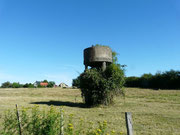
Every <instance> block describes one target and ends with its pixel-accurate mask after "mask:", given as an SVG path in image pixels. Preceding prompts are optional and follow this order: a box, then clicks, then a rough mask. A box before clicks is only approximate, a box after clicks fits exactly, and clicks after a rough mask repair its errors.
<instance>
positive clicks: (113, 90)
mask: <svg viewBox="0 0 180 135" xmlns="http://www.w3.org/2000/svg"><path fill="white" fill-rule="evenodd" d="M124 83H125V79H124V71H123V70H122V69H121V67H120V66H119V65H117V64H111V65H109V66H108V67H107V68H106V70H105V71H104V72H102V71H101V70H98V69H96V68H93V69H88V70H86V71H85V72H84V73H82V74H81V75H80V88H81V92H82V97H83V100H84V102H85V104H86V105H87V106H95V105H99V104H104V105H109V104H111V103H113V99H114V96H115V95H118V94H120V93H122V92H123V91H122V88H123V85H124Z"/></svg>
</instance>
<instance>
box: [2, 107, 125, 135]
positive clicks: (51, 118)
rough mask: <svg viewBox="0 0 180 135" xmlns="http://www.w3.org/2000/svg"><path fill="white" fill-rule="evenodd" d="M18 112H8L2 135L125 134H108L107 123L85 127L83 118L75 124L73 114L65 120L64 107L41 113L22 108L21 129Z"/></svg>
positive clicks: (37, 109) (34, 108) (112, 132)
mask: <svg viewBox="0 0 180 135" xmlns="http://www.w3.org/2000/svg"><path fill="white" fill-rule="evenodd" d="M16 111H17V110H14V111H9V110H8V111H6V112H5V115H4V122H3V123H2V124H3V127H4V128H3V131H1V132H0V134H2V135H19V130H21V132H22V135H123V134H124V133H123V132H115V131H114V130H112V131H111V132H110V133H108V131H107V128H108V123H107V121H103V122H98V123H93V122H87V124H86V125H88V127H84V125H85V123H86V122H85V121H84V120H83V119H82V118H81V119H80V120H79V122H78V123H77V124H74V123H73V117H74V115H73V114H70V115H69V117H67V118H65V117H63V116H64V111H63V109H62V107H61V108H60V110H57V109H55V108H54V107H53V106H51V107H50V109H49V110H47V111H46V110H45V109H43V110H42V111H40V109H39V106H38V105H36V106H34V107H32V108H24V107H22V108H21V110H20V124H21V126H20V127H21V128H19V125H18V121H17V115H16Z"/></svg>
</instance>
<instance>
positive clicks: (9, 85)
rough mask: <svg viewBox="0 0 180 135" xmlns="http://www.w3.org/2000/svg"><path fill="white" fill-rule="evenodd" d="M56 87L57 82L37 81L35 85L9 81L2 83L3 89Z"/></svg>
mask: <svg viewBox="0 0 180 135" xmlns="http://www.w3.org/2000/svg"><path fill="white" fill-rule="evenodd" d="M41 83H47V85H44V86H43V85H41ZM54 86H55V82H53V81H49V82H48V81H47V80H44V81H36V82H35V83H34V84H32V83H26V84H20V83H19V82H13V83H10V82H9V81H7V82H4V83H2V85H1V88H45V87H48V88H52V87H54Z"/></svg>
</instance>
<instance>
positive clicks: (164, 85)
mask: <svg viewBox="0 0 180 135" xmlns="http://www.w3.org/2000/svg"><path fill="white" fill-rule="evenodd" d="M125 86H126V87H140V88H153V89H180V71H175V70H170V71H166V72H157V73H156V74H155V75H152V74H150V73H149V74H143V75H142V76H141V77H134V76H133V77H126V84H125Z"/></svg>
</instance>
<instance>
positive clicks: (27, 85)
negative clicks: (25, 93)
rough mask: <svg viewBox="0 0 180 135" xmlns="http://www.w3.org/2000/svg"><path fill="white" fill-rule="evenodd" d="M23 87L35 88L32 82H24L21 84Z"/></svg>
mask: <svg viewBox="0 0 180 135" xmlns="http://www.w3.org/2000/svg"><path fill="white" fill-rule="evenodd" d="M23 87H24V88H35V87H34V85H33V84H32V83H26V84H24V85H23Z"/></svg>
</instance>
